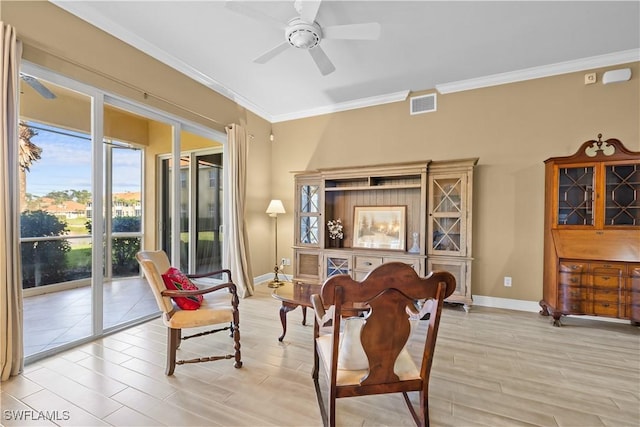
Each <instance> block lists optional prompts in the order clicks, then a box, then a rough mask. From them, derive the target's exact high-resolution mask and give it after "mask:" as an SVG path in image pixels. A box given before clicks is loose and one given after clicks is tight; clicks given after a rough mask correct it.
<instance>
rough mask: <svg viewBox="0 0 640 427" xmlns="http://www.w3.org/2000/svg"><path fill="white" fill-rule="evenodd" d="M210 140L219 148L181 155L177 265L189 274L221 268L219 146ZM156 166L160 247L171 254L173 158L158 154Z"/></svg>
mask: <svg viewBox="0 0 640 427" xmlns="http://www.w3.org/2000/svg"><path fill="white" fill-rule="evenodd" d="M183 136H184V137H186V138H188V137H189V134H188V133H186V132H183ZM211 143H212V144H213V145H218V146H219V148H217V149H214V150H211V149H208V150H204V151H194V152H190V153H183V154H182V155H181V156H180V168H179V174H180V198H179V200H180V268H181V269H183V270H184V271H189V272H192V273H204V272H209V271H213V270H219V269H221V268H222V233H221V232H222V222H223V203H222V200H223V165H222V147H221V146H220V144H219V143H216V142H214V141H211ZM159 169H160V171H161V177H160V186H161V192H160V194H161V202H160V206H161V214H162V220H161V221H160V224H161V235H162V249H164V250H165V251H166V252H167V253H168V254H171V249H172V244H171V242H172V235H171V233H172V222H173V216H172V212H173V209H172V205H171V201H172V200H173V191H172V186H171V182H172V180H173V173H174V170H175V168H174V166H173V159H171V158H168V157H166V156H164V157H161V158H160V165H159Z"/></svg>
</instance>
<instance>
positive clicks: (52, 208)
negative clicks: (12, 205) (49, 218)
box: [38, 197, 85, 219]
mask: <svg viewBox="0 0 640 427" xmlns="http://www.w3.org/2000/svg"><path fill="white" fill-rule="evenodd" d="M38 209H41V210H43V211H46V212H49V213H50V214H53V215H55V216H57V217H64V218H66V219H73V218H78V217H83V216H84V215H85V205H84V204H83V203H78V202H74V201H73V200H64V201H61V202H59V203H56V201H55V200H53V199H51V198H49V197H42V198H41V199H40V200H39V203H38Z"/></svg>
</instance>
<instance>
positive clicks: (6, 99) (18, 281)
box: [0, 22, 24, 381]
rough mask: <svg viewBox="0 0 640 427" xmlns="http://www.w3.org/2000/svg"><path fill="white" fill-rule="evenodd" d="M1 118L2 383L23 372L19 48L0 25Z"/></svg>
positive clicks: (6, 27)
mask: <svg viewBox="0 0 640 427" xmlns="http://www.w3.org/2000/svg"><path fill="white" fill-rule="evenodd" d="M0 27H1V28H0V36H1V40H2V45H1V46H0V61H2V94H1V95H2V101H1V102H2V107H1V108H0V111H1V112H2V113H1V115H2V118H1V120H0V367H1V368H2V375H1V376H0V379H1V380H2V381H4V380H7V379H8V378H9V377H11V376H13V375H17V374H19V373H20V372H22V369H23V367H24V350H23V340H22V277H21V273H20V270H21V268H20V229H19V228H18V215H19V207H18V203H19V190H18V170H19V165H18V149H19V146H18V121H19V114H20V113H19V108H18V101H19V94H20V86H19V84H20V57H21V55H22V45H21V43H20V42H19V41H18V40H17V37H16V31H15V29H14V28H13V27H11V26H9V25H5V24H4V23H3V22H0Z"/></svg>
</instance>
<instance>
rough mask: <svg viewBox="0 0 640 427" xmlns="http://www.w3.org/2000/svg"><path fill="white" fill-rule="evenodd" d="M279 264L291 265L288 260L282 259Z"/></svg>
mask: <svg viewBox="0 0 640 427" xmlns="http://www.w3.org/2000/svg"><path fill="white" fill-rule="evenodd" d="M280 264H282V265H291V260H290V259H289V258H282V259H281V260H280Z"/></svg>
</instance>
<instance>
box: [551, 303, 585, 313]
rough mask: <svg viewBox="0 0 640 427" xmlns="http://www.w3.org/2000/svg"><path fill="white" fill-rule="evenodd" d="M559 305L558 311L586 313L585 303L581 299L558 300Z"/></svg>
mask: <svg viewBox="0 0 640 427" xmlns="http://www.w3.org/2000/svg"><path fill="white" fill-rule="evenodd" d="M558 302H559V304H558V305H559V307H560V311H562V312H565V313H569V314H585V313H588V309H587V305H588V304H587V303H586V302H585V301H582V300H566V301H563V300H560V301H558Z"/></svg>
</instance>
